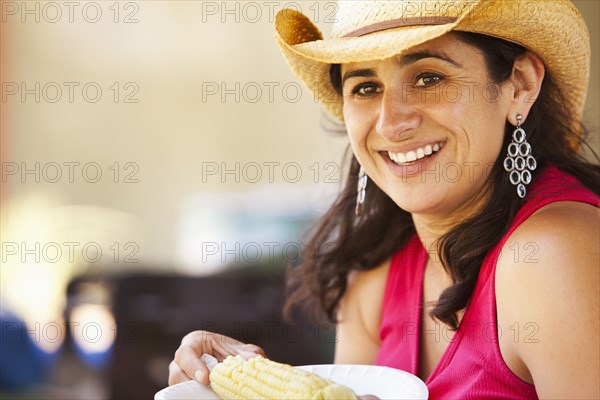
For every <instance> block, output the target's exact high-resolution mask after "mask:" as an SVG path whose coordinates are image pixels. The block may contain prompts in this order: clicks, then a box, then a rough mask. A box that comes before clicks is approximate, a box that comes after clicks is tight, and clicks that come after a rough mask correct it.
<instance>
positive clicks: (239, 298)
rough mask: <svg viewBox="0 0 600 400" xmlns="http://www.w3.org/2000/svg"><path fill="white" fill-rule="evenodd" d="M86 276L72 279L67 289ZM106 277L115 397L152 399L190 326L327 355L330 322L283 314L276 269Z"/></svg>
mask: <svg viewBox="0 0 600 400" xmlns="http://www.w3.org/2000/svg"><path fill="white" fill-rule="evenodd" d="M89 279H90V278H89V277H88V278H85V277H83V278H81V279H80V280H79V281H75V282H73V283H72V284H71V286H70V290H69V291H70V292H71V293H73V292H76V287H77V285H78V284H84V283H88V284H89ZM92 279H93V278H92ZM106 284H107V286H110V287H112V292H113V294H112V304H113V313H114V316H115V319H116V324H117V336H116V341H115V343H114V346H113V348H112V357H111V360H110V363H109V367H108V368H109V369H108V371H107V372H108V376H109V380H110V382H109V385H110V389H109V391H110V393H111V398H113V399H150V398H153V396H154V394H155V393H156V392H157V391H158V390H160V389H162V388H163V387H165V386H167V378H168V365H169V362H170V361H171V360H172V359H173V355H174V353H175V350H176V349H177V348H178V347H179V344H180V342H181V339H182V337H183V336H184V335H185V334H187V333H189V332H191V331H193V330H199V329H203V330H209V331H212V332H217V333H222V334H225V335H227V336H231V337H233V338H235V339H238V340H240V341H242V342H246V343H253V344H256V345H258V346H261V347H262V348H264V349H265V351H266V353H267V355H268V356H269V357H270V358H272V359H273V360H276V361H279V362H285V363H289V364H292V365H305V364H322V363H330V362H331V361H332V358H333V347H334V341H335V328H334V327H333V326H319V327H317V326H315V325H312V324H309V323H307V322H306V321H300V322H296V323H286V322H284V321H283V319H282V317H281V308H282V304H283V298H284V296H283V289H284V276H283V274H282V273H274V272H266V271H261V270H257V269H253V268H248V269H240V270H237V271H230V272H227V273H224V274H220V275H215V276H210V277H201V278H196V277H183V276H172V275H169V276H165V275H155V276H152V275H136V276H127V277H120V278H112V279H111V282H109V283H106Z"/></svg>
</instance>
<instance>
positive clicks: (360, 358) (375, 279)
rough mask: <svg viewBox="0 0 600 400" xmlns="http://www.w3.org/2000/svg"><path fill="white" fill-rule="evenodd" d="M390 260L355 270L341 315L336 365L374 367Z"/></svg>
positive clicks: (340, 310) (342, 305) (350, 279)
mask: <svg viewBox="0 0 600 400" xmlns="http://www.w3.org/2000/svg"><path fill="white" fill-rule="evenodd" d="M389 265H390V260H387V261H385V262H383V263H382V264H381V265H379V266H377V267H376V268H373V269H370V270H368V271H352V272H351V273H350V275H349V277H348V288H347V290H346V293H345V294H344V297H343V298H342V300H341V302H340V307H339V312H338V319H339V322H338V327H337V328H338V330H337V337H336V339H337V343H336V349H335V359H334V362H335V363H337V364H371V363H373V362H374V361H375V357H376V355H377V352H378V350H379V325H380V323H381V306H382V302H383V294H384V291H385V283H386V280H387V272H388V270H389Z"/></svg>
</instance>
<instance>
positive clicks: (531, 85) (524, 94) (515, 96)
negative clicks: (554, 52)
mask: <svg viewBox="0 0 600 400" xmlns="http://www.w3.org/2000/svg"><path fill="white" fill-rule="evenodd" d="M545 72H546V68H545V67H544V63H543V62H542V60H541V59H540V58H539V57H538V56H537V55H536V54H534V53H532V52H530V51H527V52H525V54H523V55H522V56H521V57H519V58H517V59H516V60H515V63H514V65H513V70H512V75H511V78H510V80H511V82H512V84H513V86H514V92H513V93H512V103H511V105H510V107H509V114H508V115H507V119H508V121H509V122H510V123H511V124H513V125H517V119H516V115H517V114H521V115H522V116H523V119H522V121H521V123H523V122H525V120H527V115H528V114H529V111H530V110H531V107H532V106H533V103H535V101H536V100H537V98H538V95H539V94H540V89H541V88H542V81H543V80H544V74H545Z"/></svg>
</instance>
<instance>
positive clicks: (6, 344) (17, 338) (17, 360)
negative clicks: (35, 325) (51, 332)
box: [0, 308, 56, 391]
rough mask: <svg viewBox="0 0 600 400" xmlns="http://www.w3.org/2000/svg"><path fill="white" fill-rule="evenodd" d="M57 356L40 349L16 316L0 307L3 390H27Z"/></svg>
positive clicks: (1, 389) (0, 381) (0, 360)
mask: <svg viewBox="0 0 600 400" xmlns="http://www.w3.org/2000/svg"><path fill="white" fill-rule="evenodd" d="M55 359H56V352H55V353H53V354H48V353H46V352H44V351H43V350H42V349H40V348H39V347H38V346H37V345H36V344H35V343H34V342H33V341H32V340H31V338H30V336H29V335H28V333H27V326H26V325H25V323H24V322H23V321H21V320H20V319H19V318H18V317H17V316H16V315H14V314H12V313H10V312H8V311H7V310H6V309H3V308H0V391H22V390H27V389H29V388H31V387H33V386H35V385H36V384H38V383H40V382H42V381H43V380H44V378H45V377H46V376H47V375H48V372H49V371H50V367H51V366H52V364H53V362H54V360H55Z"/></svg>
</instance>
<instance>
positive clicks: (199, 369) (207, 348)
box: [169, 331, 265, 386]
mask: <svg viewBox="0 0 600 400" xmlns="http://www.w3.org/2000/svg"><path fill="white" fill-rule="evenodd" d="M202 354H209V355H211V356H213V357H215V358H216V359H217V360H219V361H223V360H224V359H225V358H227V356H229V355H233V356H235V355H238V354H239V355H240V356H242V358H244V359H250V358H252V357H255V356H257V355H262V356H264V355H265V352H264V350H263V349H261V348H260V347H258V346H255V345H253V344H244V343H242V342H239V341H237V340H235V339H232V338H230V337H227V336H224V335H219V334H218V333H212V332H207V331H194V332H190V333H188V334H187V335H185V336H184V338H183V339H182V340H181V345H180V346H179V348H178V349H177V351H176V352H175V359H174V360H173V361H171V364H169V386H170V385H174V384H176V383H181V382H185V381H189V380H194V379H195V380H197V381H198V382H200V383H202V384H204V385H207V384H208V383H209V379H208V375H209V371H208V368H207V366H206V364H204V362H202V361H201V360H200V357H201V356H202Z"/></svg>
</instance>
